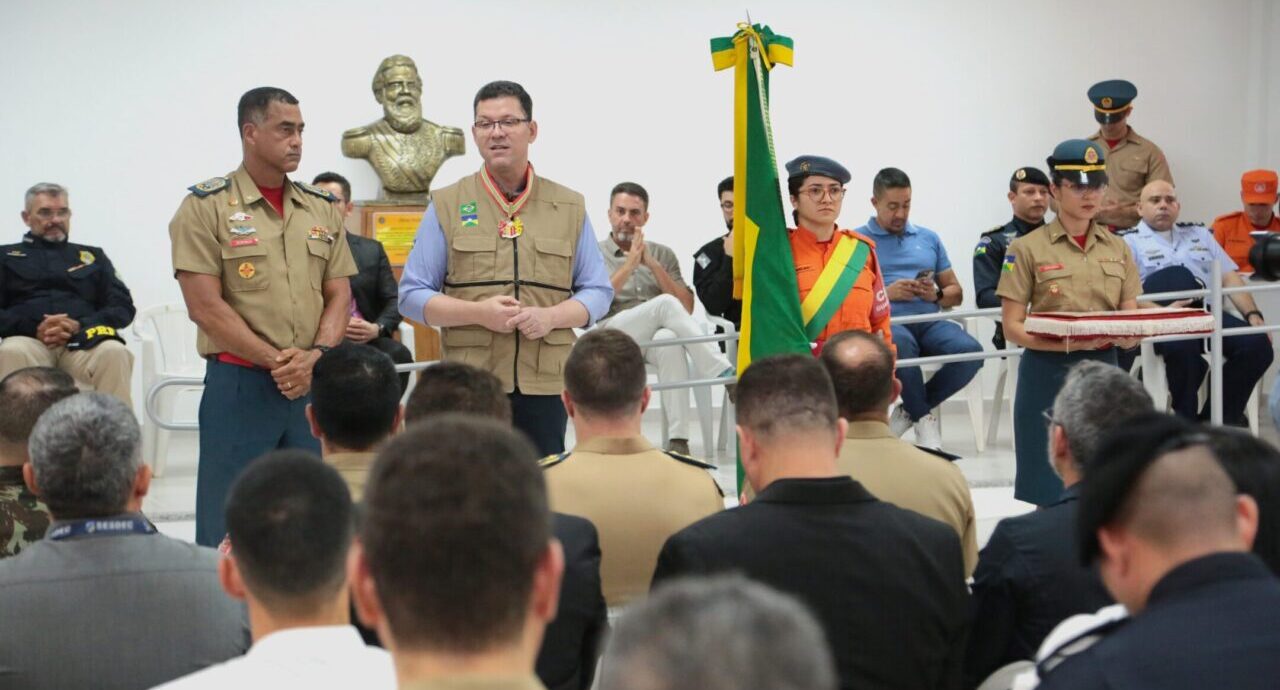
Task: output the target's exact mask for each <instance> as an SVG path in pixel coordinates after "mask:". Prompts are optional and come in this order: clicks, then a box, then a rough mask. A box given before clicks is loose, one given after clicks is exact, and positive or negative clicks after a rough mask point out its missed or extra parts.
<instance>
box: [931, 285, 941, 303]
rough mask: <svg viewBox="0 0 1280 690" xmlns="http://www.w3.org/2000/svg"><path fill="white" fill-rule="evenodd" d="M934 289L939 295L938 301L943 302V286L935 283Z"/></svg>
mask: <svg viewBox="0 0 1280 690" xmlns="http://www.w3.org/2000/svg"><path fill="white" fill-rule="evenodd" d="M933 289H934V290H935V291H937V294H938V300H939V301H941V300H942V286H941V285H938V284H937V283H934V284H933Z"/></svg>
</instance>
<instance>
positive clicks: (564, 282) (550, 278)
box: [533, 237, 573, 343]
mask: <svg viewBox="0 0 1280 690" xmlns="http://www.w3.org/2000/svg"><path fill="white" fill-rule="evenodd" d="M533 248H534V252H535V253H536V254H537V258H536V259H535V260H534V265H533V280H534V281H536V282H539V283H544V284H546V285H554V286H556V287H563V288H568V287H570V286H572V285H573V243H571V242H569V240H561V239H555V238H550V237H537V238H534V240H533ZM570 342H571V343H572V340H571V341H570Z"/></svg>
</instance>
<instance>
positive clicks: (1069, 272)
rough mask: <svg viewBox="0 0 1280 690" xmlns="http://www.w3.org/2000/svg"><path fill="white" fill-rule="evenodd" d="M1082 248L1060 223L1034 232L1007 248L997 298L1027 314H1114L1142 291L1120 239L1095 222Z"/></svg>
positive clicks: (1134, 265) (1126, 245)
mask: <svg viewBox="0 0 1280 690" xmlns="http://www.w3.org/2000/svg"><path fill="white" fill-rule="evenodd" d="M1088 233H1089V236H1088V239H1086V240H1085V245H1084V249H1081V248H1080V245H1078V244H1076V243H1075V240H1073V239H1071V237H1070V236H1069V235H1068V234H1067V229H1066V228H1064V227H1062V223H1061V222H1059V221H1058V220H1057V219H1054V221H1053V222H1052V223H1049V224H1048V225H1045V226H1042V227H1040V228H1037V229H1035V230H1033V231H1031V232H1029V233H1027V234H1025V235H1023V236H1022V237H1019V238H1017V239H1015V240H1014V241H1013V243H1012V244H1010V245H1009V249H1008V251H1007V252H1005V255H1004V265H1003V266H1002V267H1001V269H1000V284H999V286H998V287H997V288H996V294H997V295H999V296H1000V297H1003V298H1006V299H1011V300H1014V301H1016V302H1019V303H1021V304H1029V305H1030V311H1032V312H1044V311H1114V310H1116V309H1119V308H1120V303H1121V302H1124V301H1126V300H1131V299H1134V298H1136V297H1137V296H1138V295H1139V294H1141V293H1142V280H1141V279H1140V278H1139V277H1138V264H1137V262H1135V261H1134V260H1133V254H1132V253H1131V252H1130V250H1129V245H1128V243H1126V242H1125V241H1124V239H1122V238H1120V237H1119V236H1117V235H1115V234H1113V233H1111V232H1110V231H1108V230H1107V229H1106V228H1104V227H1102V226H1101V225H1098V224H1097V223H1094V224H1093V225H1092V226H1090V227H1089V230H1088Z"/></svg>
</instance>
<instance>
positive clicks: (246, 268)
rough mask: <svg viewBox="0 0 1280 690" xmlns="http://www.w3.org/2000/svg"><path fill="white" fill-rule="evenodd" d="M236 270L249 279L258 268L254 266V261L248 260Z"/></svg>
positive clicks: (242, 276)
mask: <svg viewBox="0 0 1280 690" xmlns="http://www.w3.org/2000/svg"><path fill="white" fill-rule="evenodd" d="M236 272H237V273H239V274H240V277H241V278H244V279H245V280H249V279H250V278H252V277H253V275H254V274H255V273H257V272H258V270H257V269H255V268H254V267H253V263H252V262H250V261H246V262H244V263H242V264H240V268H238V269H236Z"/></svg>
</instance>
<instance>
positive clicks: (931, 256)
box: [855, 216, 951, 316]
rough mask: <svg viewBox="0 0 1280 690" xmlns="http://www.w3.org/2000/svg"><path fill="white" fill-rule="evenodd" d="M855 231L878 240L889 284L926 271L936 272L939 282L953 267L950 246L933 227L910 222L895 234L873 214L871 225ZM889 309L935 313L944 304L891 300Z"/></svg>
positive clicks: (895, 313) (908, 313)
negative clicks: (940, 276) (942, 275)
mask: <svg viewBox="0 0 1280 690" xmlns="http://www.w3.org/2000/svg"><path fill="white" fill-rule="evenodd" d="M855 232H860V233H862V234H864V235H866V236H867V237H870V238H871V239H873V240H875V242H876V258H877V259H879V261H880V272H881V273H883V274H884V284H885V287H888V286H889V285H890V284H891V283H893V281H895V280H904V279H905V280H915V279H916V275H917V274H919V273H920V271H924V270H930V271H933V274H934V281H937V279H938V278H937V275H938V274H939V273H942V272H943V271H947V270H950V269H951V259H949V258H947V248H946V247H944V246H942V239H941V238H940V237H938V233H936V232H934V231H932V230H930V229H929V228H925V227H921V226H919V225H912V224H911V223H909V222H908V223H907V226H906V227H905V228H903V230H902V232H900V233H891V232H889V231H888V230H885V229H884V228H882V227H880V224H879V223H878V222H876V217H875V216H871V219H870V220H868V221H867V224H866V225H864V226H862V227H860V228H858V229H857V230H856V231H855ZM889 309H890V313H891V314H892V315H893V316H912V315H914V314H935V313H937V312H938V311H939V310H940V309H941V307H939V306H938V303H937V302H929V301H926V300H923V299H920V298H919V297H912V298H911V299H909V300H905V301H900V302H890V303H889Z"/></svg>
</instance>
